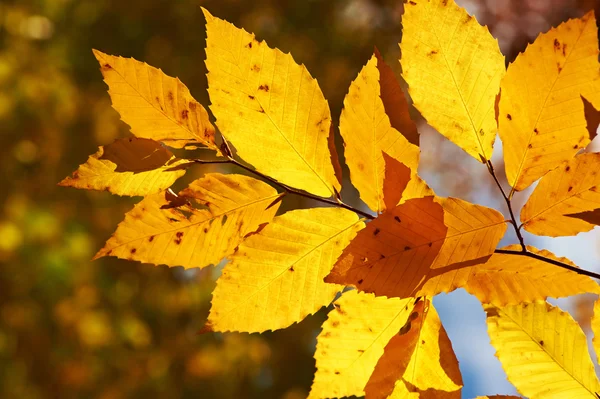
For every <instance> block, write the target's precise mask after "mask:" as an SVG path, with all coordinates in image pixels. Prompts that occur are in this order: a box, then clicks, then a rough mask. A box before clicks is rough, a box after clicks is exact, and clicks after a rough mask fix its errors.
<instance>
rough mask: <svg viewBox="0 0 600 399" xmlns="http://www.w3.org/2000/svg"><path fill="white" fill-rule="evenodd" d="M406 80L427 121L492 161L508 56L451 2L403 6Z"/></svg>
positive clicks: (479, 157)
mask: <svg viewBox="0 0 600 399" xmlns="http://www.w3.org/2000/svg"><path fill="white" fill-rule="evenodd" d="M404 9H405V12H404V16H403V17H402V26H403V33H402V43H401V44H400V49H401V51H402V58H401V59H400V62H401V64H402V71H403V73H402V76H403V77H404V79H405V80H406V82H407V83H408V86H409V93H410V96H411V98H412V99H413V101H414V105H415V107H416V108H417V109H418V110H419V111H420V112H421V114H422V115H423V117H424V118H425V119H426V120H427V122H428V123H429V124H430V125H431V126H433V127H434V128H435V129H436V130H437V131H438V132H440V133H441V134H443V135H444V136H446V137H447V138H448V139H449V140H451V141H452V142H454V143H455V144H456V145H458V146H459V147H460V148H462V149H463V150H465V151H466V152H467V153H468V154H469V155H471V156H472V157H474V158H475V159H477V160H478V161H481V162H485V161H486V160H488V159H490V157H491V156H492V147H493V145H494V140H495V138H496V130H497V126H496V120H495V115H494V102H495V99H496V94H497V93H498V90H499V88H500V80H501V79H502V76H503V75H504V72H505V67H504V56H503V55H502V53H501V52H500V49H499V47H498V42H497V41H496V39H494V38H493V37H492V35H491V34H490V32H489V31H488V29H487V28H486V27H484V26H481V25H479V23H478V22H477V20H476V19H475V18H474V17H472V16H470V15H469V14H467V12H466V11H465V10H464V9H462V8H460V7H459V6H457V5H456V3H455V2H454V1H453V0H414V1H409V2H405V5H404Z"/></svg>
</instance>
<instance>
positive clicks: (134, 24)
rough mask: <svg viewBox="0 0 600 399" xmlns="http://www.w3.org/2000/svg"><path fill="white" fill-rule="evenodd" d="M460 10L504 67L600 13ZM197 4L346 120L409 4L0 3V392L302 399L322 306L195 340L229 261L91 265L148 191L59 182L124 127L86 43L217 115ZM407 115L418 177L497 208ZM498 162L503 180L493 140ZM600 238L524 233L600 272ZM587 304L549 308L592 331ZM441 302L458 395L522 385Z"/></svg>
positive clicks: (453, 304)
mask: <svg viewBox="0 0 600 399" xmlns="http://www.w3.org/2000/svg"><path fill="white" fill-rule="evenodd" d="M457 3H458V4H459V5H461V6H463V7H465V8H467V10H468V11H469V12H470V13H472V14H474V15H475V16H476V17H477V18H478V20H479V21H480V22H481V23H483V24H487V25H488V26H489V27H490V30H491V32H492V34H493V35H494V36H495V37H497V38H498V40H499V43H500V47H501V49H502V51H503V53H504V54H505V55H506V56H507V61H512V60H513V59H514V57H515V56H516V55H517V54H518V53H519V52H520V51H522V50H523V49H524V48H525V46H526V45H527V43H530V42H532V41H533V40H534V38H535V37H536V36H537V35H538V33H540V32H544V31H546V30H548V29H549V28H550V27H551V26H554V25H557V24H559V23H560V22H561V21H565V20H566V19H568V18H571V17H579V16H582V15H583V14H584V13H585V12H587V11H589V10H591V9H596V12H597V13H598V11H600V4H599V2H598V0H457ZM200 5H202V6H204V7H206V8H207V9H209V10H210V12H211V13H212V14H213V15H215V16H218V17H221V18H224V19H227V20H228V21H230V22H232V23H234V24H235V25H237V26H241V27H244V28H245V29H246V30H248V31H251V32H254V33H256V35H257V37H258V38H259V39H264V40H267V42H268V43H269V45H270V46H271V47H278V48H280V49H281V50H283V51H284V52H291V53H292V54H293V56H294V58H295V59H296V61H297V62H299V63H304V64H305V65H306V66H307V67H308V69H309V70H310V72H311V73H312V75H313V76H314V77H315V78H317V80H318V81H319V83H320V86H321V88H322V90H323V92H324V94H325V97H326V98H328V100H329V104H330V107H331V110H332V116H333V119H334V125H336V126H337V120H338V117H339V114H340V111H341V104H342V101H343V98H344V95H345V94H346V92H347V90H348V86H349V84H350V82H351V81H352V80H353V79H354V78H355V77H356V75H357V73H358V72H359V70H360V68H361V67H362V66H363V65H364V63H366V61H367V60H368V59H369V57H370V56H371V54H372V52H373V46H377V47H378V48H379V49H380V51H381V53H382V54H383V56H384V58H385V59H386V61H387V62H388V63H389V64H390V65H391V66H392V67H393V68H395V69H396V72H397V73H399V63H398V62H397V59H398V55H399V49H398V45H397V43H398V41H399V40H400V38H401V25H400V20H401V14H402V1H401V0H287V1H281V0H254V1H252V2H248V1H239V0H206V1H200V0H128V1H122V0H12V1H11V0H0V154H1V156H0V170H1V172H0V179H1V181H0V183H1V184H2V188H1V189H0V397H1V398H55V397H61V398H92V397H93V398H103V399H109V398H110V399H113V398H114V399H117V398H142V397H143V398H192V397H195V398H284V399H296V398H298V399H299V398H304V397H306V395H307V393H308V390H309V388H310V384H311V382H312V375H313V373H314V360H313V359H312V355H313V351H314V347H315V344H316V336H317V334H318V333H319V329H320V324H321V322H322V321H323V320H324V319H325V317H326V313H327V310H326V309H324V310H323V311H321V312H319V313H318V314H317V315H315V316H312V317H309V318H308V319H306V320H305V321H303V322H302V323H300V324H297V325H294V326H292V327H291V328H288V329H286V330H282V331H277V332H273V333H265V334H262V335H258V334H252V335H249V334H236V333H230V334H205V335H197V331H198V330H199V329H200V328H201V327H202V326H203V325H204V322H205V320H206V317H207V314H208V309H209V307H210V299H211V294H210V293H211V291H212V289H213V288H214V285H215V282H214V281H215V279H216V278H217V277H218V275H219V272H220V269H219V268H215V267H209V268H206V269H203V270H202V271H199V270H198V269H192V270H187V271H184V270H183V269H182V268H171V269H169V268H167V267H164V266H160V267H155V266H151V265H143V264H139V263H134V262H126V261H121V260H117V259H112V258H103V259H101V260H98V261H95V262H90V259H91V257H92V256H93V255H94V253H95V252H96V251H97V250H98V249H99V248H101V247H102V245H103V243H104V241H105V240H106V239H108V237H109V236H110V235H111V234H112V232H113V231H114V229H115V228H116V225H117V224H118V223H119V222H120V221H121V220H122V218H123V215H124V213H125V212H127V211H128V210H129V209H131V207H132V206H133V204H134V203H135V202H136V201H137V200H139V198H124V197H117V196H112V195H110V194H108V193H106V192H89V191H78V190H75V189H68V188H60V187H57V186H56V183H57V182H58V181H60V180H61V179H62V178H63V177H65V176H67V175H70V173H71V172H72V171H74V170H75V169H76V168H77V166H78V165H79V164H81V163H83V162H85V161H86V159H87V156H88V155H89V154H92V153H94V152H95V151H96V149H97V147H98V146H99V145H104V144H108V143H110V142H112V140H114V139H115V138H118V137H123V136H126V135H128V132H127V127H126V125H125V124H123V123H122V122H120V120H119V116H118V114H117V113H116V112H115V111H113V110H112V108H111V106H110V98H109V96H108V94H107V87H106V86H105V84H104V83H103V81H102V77H101V74H100V72H99V70H98V64H97V62H96V60H95V59H94V57H93V55H92V51H91V49H92V48H96V49H99V50H101V51H103V52H106V53H109V54H114V55H122V56H126V57H135V58H136V59H138V60H141V61H146V62H148V63H149V64H151V65H153V66H155V67H160V68H162V69H163V70H164V71H165V72H166V73H167V74H169V75H171V76H178V77H179V78H180V79H181V80H182V81H183V82H184V83H185V84H186V85H187V86H188V87H189V89H190V90H191V92H192V95H194V97H195V98H196V99H197V100H198V101H200V102H201V103H202V104H204V105H208V103H209V102H208V97H207V94H206V87H207V83H206V76H205V74H206V69H205V67H204V57H205V56H204V45H205V32H204V18H203V16H202V13H201V11H200V8H199V6H200ZM413 111H414V110H413ZM413 116H414V117H415V118H416V119H417V120H420V121H421V125H420V131H421V143H422V164H421V166H420V173H421V175H422V176H423V177H424V178H425V179H426V180H427V181H428V182H429V183H430V185H431V186H432V187H433V188H434V189H435V190H436V191H437V193H438V194H440V195H444V196H445V195H453V196H459V197H462V198H465V199H467V200H470V201H473V202H477V203H480V204H484V205H487V206H494V207H496V208H497V209H499V210H501V211H503V212H505V209H504V205H503V203H502V202H501V201H499V199H498V196H497V195H498V192H497V188H496V187H495V186H494V184H493V181H492V180H491V178H490V177H489V175H488V174H487V170H486V168H484V167H483V166H482V165H481V164H480V163H478V162H476V161H475V160H473V159H472V158H470V157H468V156H467V155H466V154H464V153H463V152H462V151H461V150H459V149H458V148H457V147H455V146H454V145H453V144H451V143H449V142H447V141H445V139H443V138H442V137H441V136H440V135H439V134H437V133H436V132H434V131H433V130H432V129H430V128H428V127H426V126H425V125H423V124H422V120H421V119H419V116H418V114H417V112H413ZM338 147H339V148H340V149H341V143H340V142H339V140H338ZM342 152H343V151H341V152H340V153H342ZM494 161H495V165H496V170H498V171H503V166H502V157H501V143H500V142H499V141H497V143H496V151H495V157H494ZM208 170H209V169H208V168H206V167H204V168H198V169H194V170H191V171H190V172H188V174H187V175H186V177H185V178H184V179H182V180H181V181H180V182H179V183H178V184H179V185H180V186H181V185H184V184H186V183H187V182H189V181H191V180H192V179H193V178H197V177H199V176H201V174H202V173H204V172H206V171H208ZM236 172H237V173H239V172H240V171H239V170H236ZM465 176H468V177H469V178H465ZM347 178H348V173H347V169H346V170H345V182H344V186H345V190H344V193H343V194H344V198H345V200H346V202H350V203H354V204H359V200H358V199H357V196H356V192H355V191H354V190H353V189H352V188H351V187H350V184H349V182H348V180H347ZM526 196H527V193H524V194H522V195H519V196H516V197H515V201H516V202H517V203H522V202H523V201H524V200H525V199H526ZM286 204H287V205H286V208H285V209H289V208H293V207H300V206H310V205H312V204H310V203H301V202H299V201H290V200H289V199H288V202H287V203H286ZM598 239H599V236H598V234H597V233H596V232H594V231H593V232H590V233H587V234H581V235H579V236H578V237H575V238H569V239H540V238H536V237H531V236H528V237H527V240H528V242H529V243H531V244H533V245H536V246H538V247H546V248H548V249H550V250H552V251H553V252H555V253H556V254H557V255H562V256H568V257H570V258H571V259H572V260H574V261H575V262H576V263H578V264H579V266H581V267H583V268H587V269H590V270H596V271H599V270H600V254H599V253H598V249H597V248H598V245H597V243H598ZM511 242H515V241H514V237H511V236H510V235H509V236H508V237H507V238H506V239H505V240H504V241H503V243H504V244H508V243H511ZM594 299H595V298H594V297H593V296H592V297H591V298H590V297H586V296H583V297H580V298H578V299H571V300H566V301H565V300H561V301H559V302H556V301H555V303H558V304H559V305H560V306H561V307H563V308H564V309H567V310H570V311H571V312H572V314H573V315H574V316H575V317H576V318H577V319H578V320H580V322H581V323H582V325H584V327H585V328H586V329H587V328H588V327H587V324H586V323H588V322H589V317H590V310H591V304H592V301H593V300H594ZM434 303H435V305H436V306H437V307H438V309H439V310H440V313H441V317H442V321H443V322H444V326H445V327H446V328H447V330H448V333H449V335H450V337H451V339H452V340H453V345H454V348H455V350H456V351H457V355H458V357H459V360H460V366H461V370H462V372H463V376H464V380H465V388H464V389H463V397H464V398H472V397H474V396H477V395H485V394H493V393H514V392H515V391H514V388H513V387H512V386H511V385H510V384H509V383H508V382H507V381H506V378H505V375H504V373H503V372H502V369H501V367H500V365H499V363H498V362H497V360H496V359H495V358H494V356H493V353H494V351H493V349H492V348H491V347H490V346H489V339H488V337H487V335H486V333H485V323H484V320H485V316H484V314H483V312H482V310H481V306H480V305H479V304H478V302H477V300H475V299H474V298H472V297H470V296H469V295H467V294H466V293H464V291H461V290H459V291H457V292H455V293H452V294H449V295H442V296H439V297H437V298H436V299H435V302H434Z"/></svg>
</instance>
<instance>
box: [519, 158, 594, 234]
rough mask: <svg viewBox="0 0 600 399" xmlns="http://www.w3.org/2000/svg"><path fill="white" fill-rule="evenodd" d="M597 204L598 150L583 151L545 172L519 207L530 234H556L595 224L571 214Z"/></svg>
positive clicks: (583, 228) (574, 232) (584, 228)
mask: <svg viewBox="0 0 600 399" xmlns="http://www.w3.org/2000/svg"><path fill="white" fill-rule="evenodd" d="M599 208H600V154H598V153H584V154H580V155H577V156H576V157H575V158H573V159H571V160H570V161H568V162H564V163H563V164H562V165H560V166H559V167H557V168H556V169H554V170H553V171H551V172H550V173H548V174H547V175H546V176H544V177H543V178H542V180H541V181H540V183H539V184H538V185H537V187H536V188H535V190H534V191H533V193H532V194H531V196H530V197H529V199H528V200H527V203H526V204H525V206H523V209H522V210H521V223H523V227H524V228H525V230H527V231H528V232H530V233H532V234H536V235H543V236H550V237H559V236H572V235H576V234H578V233H581V232H585V231H590V230H591V229H593V228H594V227H595V224H593V223H590V222H588V221H586V220H585V217H586V216H587V215H586V214H584V215H583V216H584V217H582V218H578V217H577V216H575V217H574V216H573V215H574V214H579V213H582V212H588V211H594V210H596V209H599Z"/></svg>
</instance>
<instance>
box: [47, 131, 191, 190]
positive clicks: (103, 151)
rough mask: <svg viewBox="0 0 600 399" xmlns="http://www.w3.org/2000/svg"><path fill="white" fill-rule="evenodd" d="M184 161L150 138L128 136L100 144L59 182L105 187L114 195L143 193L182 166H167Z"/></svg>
mask: <svg viewBox="0 0 600 399" xmlns="http://www.w3.org/2000/svg"><path fill="white" fill-rule="evenodd" d="M183 163H185V162H184V161H182V160H179V159H177V158H175V157H174V156H173V153H172V152H171V151H169V150H168V149H166V148H165V147H163V146H162V145H160V143H157V142H156V141H153V140H148V139H140V138H129V139H119V140H116V141H115V142H114V143H112V144H109V145H106V146H103V147H100V148H99V149H98V152H96V153H95V154H94V155H91V156H90V157H89V158H88V160H87V162H86V163H84V164H83V165H80V166H79V168H78V169H77V170H76V171H75V172H73V176H72V177H67V178H65V179H64V180H63V181H61V182H60V183H58V184H59V185H61V186H64V187H75V188H83V189H87V190H106V191H108V192H111V193H113V194H118V195H131V196H135V195H140V196H145V195H148V194H154V193H157V192H159V191H162V190H165V189H167V188H169V187H171V185H172V184H173V183H174V182H175V180H177V179H178V178H180V177H181V176H183V175H184V174H185V170H169V169H171V168H174V167H176V166H178V165H182V164H183Z"/></svg>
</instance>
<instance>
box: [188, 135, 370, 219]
mask: <svg viewBox="0 0 600 399" xmlns="http://www.w3.org/2000/svg"><path fill="white" fill-rule="evenodd" d="M223 143H224V145H222V146H221V149H222V150H223V153H224V155H225V156H226V157H227V159H226V160H222V159H221V160H214V161H213V160H202V159H194V160H192V162H194V163H199V164H215V163H228V164H231V165H235V166H237V167H240V168H242V169H244V170H245V171H248V172H250V173H252V174H254V175H256V176H258V177H260V178H262V179H264V180H267V181H269V182H271V183H272V184H274V185H276V186H277V187H279V188H281V189H282V190H284V191H285V192H286V193H288V194H293V195H297V196H299V197H304V198H308V199H312V200H315V201H318V202H321V203H324V204H329V205H333V206H337V207H339V208H344V209H347V210H349V211H352V212H354V213H356V214H358V215H361V216H363V217H365V218H367V219H370V220H373V219H375V216H373V215H371V214H368V213H366V212H363V211H361V210H360V209H357V208H354V207H353V206H351V205H348V204H346V203H344V202H342V201H341V200H337V201H334V200H331V199H329V198H323V197H319V196H318V195H314V194H310V193H307V192H304V191H301V190H297V189H295V188H292V187H289V186H287V185H285V184H283V183H280V182H278V181H277V180H275V179H273V178H272V177H270V176H267V175H265V174H262V173H261V172H259V171H257V170H254V169H252V168H250V167H248V166H246V165H244V164H243V163H241V162H239V161H238V160H236V159H235V158H233V156H232V155H231V150H230V149H229V146H228V145H226V143H227V142H226V141H224V142H223Z"/></svg>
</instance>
